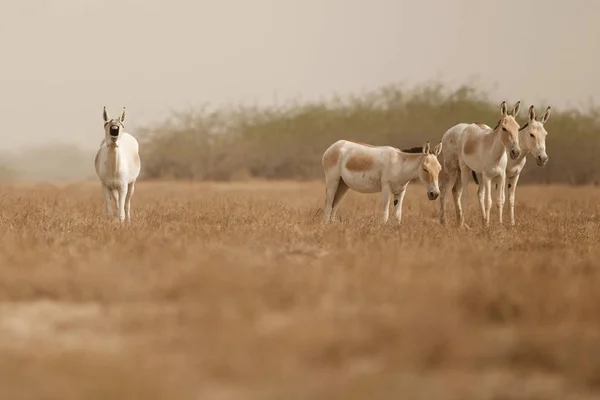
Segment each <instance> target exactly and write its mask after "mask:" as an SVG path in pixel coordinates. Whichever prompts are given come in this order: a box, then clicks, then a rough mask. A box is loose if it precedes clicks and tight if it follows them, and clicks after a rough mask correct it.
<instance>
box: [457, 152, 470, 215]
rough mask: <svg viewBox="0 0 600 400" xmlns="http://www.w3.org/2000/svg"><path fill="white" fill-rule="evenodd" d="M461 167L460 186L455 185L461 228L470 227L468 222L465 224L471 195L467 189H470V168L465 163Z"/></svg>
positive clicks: (460, 164) (461, 163)
mask: <svg viewBox="0 0 600 400" xmlns="http://www.w3.org/2000/svg"><path fill="white" fill-rule="evenodd" d="M459 167H460V181H461V182H460V186H459V185H458V182H457V185H455V187H456V194H455V199H454V201H455V203H456V204H457V205H458V210H457V217H458V226H460V227H468V226H467V224H466V222H465V211H466V210H467V207H468V204H469V203H468V197H469V193H468V190H467V188H468V187H469V183H468V182H469V175H470V172H471V170H470V168H469V167H468V166H467V164H465V163H464V162H460V163H459Z"/></svg>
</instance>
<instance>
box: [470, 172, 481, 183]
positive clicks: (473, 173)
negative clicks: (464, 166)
mask: <svg viewBox="0 0 600 400" xmlns="http://www.w3.org/2000/svg"><path fill="white" fill-rule="evenodd" d="M471 175H473V180H474V181H475V183H476V184H478V185H479V179H477V172H475V171H471Z"/></svg>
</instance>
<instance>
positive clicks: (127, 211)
mask: <svg viewBox="0 0 600 400" xmlns="http://www.w3.org/2000/svg"><path fill="white" fill-rule="evenodd" d="M134 191H135V182H131V183H130V184H129V185H127V195H126V196H125V218H126V219H127V222H131V196H133V192H134Z"/></svg>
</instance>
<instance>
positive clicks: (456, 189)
mask: <svg viewBox="0 0 600 400" xmlns="http://www.w3.org/2000/svg"><path fill="white" fill-rule="evenodd" d="M461 175H462V174H460V173H459V172H458V171H457V172H456V180H455V182H454V186H453V187H452V198H453V200H454V211H455V212H456V221H457V222H458V223H460V220H461V219H462V214H463V209H462V204H461V195H462V190H463V183H462V176H461ZM459 194H460V195H459Z"/></svg>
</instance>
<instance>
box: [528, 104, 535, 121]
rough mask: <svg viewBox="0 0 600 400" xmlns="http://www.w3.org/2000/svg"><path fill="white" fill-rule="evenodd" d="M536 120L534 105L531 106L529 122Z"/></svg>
mask: <svg viewBox="0 0 600 400" xmlns="http://www.w3.org/2000/svg"><path fill="white" fill-rule="evenodd" d="M533 121H535V107H534V106H533V104H532V105H530V106H529V122H533Z"/></svg>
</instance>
